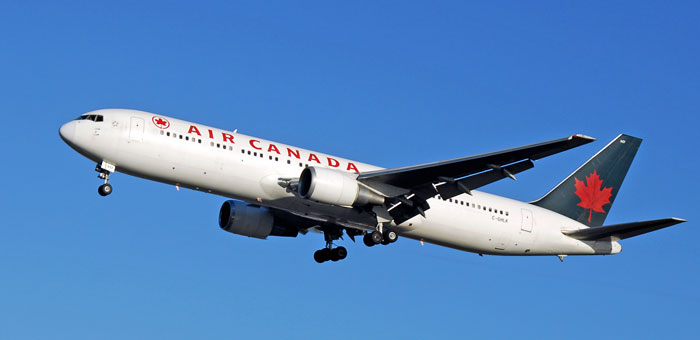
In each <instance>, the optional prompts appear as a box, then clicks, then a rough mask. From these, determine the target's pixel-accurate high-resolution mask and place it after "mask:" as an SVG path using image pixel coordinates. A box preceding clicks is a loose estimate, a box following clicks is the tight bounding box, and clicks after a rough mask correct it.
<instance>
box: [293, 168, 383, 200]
mask: <svg viewBox="0 0 700 340" xmlns="http://www.w3.org/2000/svg"><path fill="white" fill-rule="evenodd" d="M298 191H299V196H301V197H304V198H308V199H312V200H316V201H319V202H323V203H327V204H333V205H342V206H362V205H367V204H377V205H379V204H384V197H383V196H381V195H379V194H377V193H375V192H373V191H371V190H369V189H367V188H366V187H364V186H362V185H360V183H358V182H357V175H353V174H350V173H346V172H342V171H338V170H333V169H326V168H317V167H309V168H306V169H304V170H303V171H302V172H301V176H299V189H298Z"/></svg>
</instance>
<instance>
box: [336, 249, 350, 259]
mask: <svg viewBox="0 0 700 340" xmlns="http://www.w3.org/2000/svg"><path fill="white" fill-rule="evenodd" d="M333 252H334V253H335V254H336V255H337V256H338V260H343V259H345V258H346V257H348V250H347V249H345V247H338V248H335V249H334V250H333Z"/></svg>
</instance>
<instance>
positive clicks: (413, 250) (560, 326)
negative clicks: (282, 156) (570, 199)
mask: <svg viewBox="0 0 700 340" xmlns="http://www.w3.org/2000/svg"><path fill="white" fill-rule="evenodd" d="M699 20H700V6H699V5H698V4H697V2H682V1H679V2H673V3H668V4H667V3H661V2H619V1H605V2H568V1H543V2H538V3H535V4H531V3H526V2H521V1H515V2H498V3H495V2H479V3H466V2H440V3H438V4H435V3H429V2H423V3H420V2H407V1H393V2H386V1H382V2H375V1H371V2H345V3H340V2H328V1H310V2H302V3H288V2H268V1H251V2H228V1H222V2H210V1H199V2H196V3H195V2H192V3H181V2H176V1H163V2H143V1H119V2H115V1H106V2H105V1H83V2H65V3H64V2H61V3H59V2H53V1H52V2H42V1H34V2H19V1H14V2H4V3H3V4H2V5H1V6H0V32H2V34H1V35H0V74H1V75H2V77H1V78H0V112H2V117H3V118H4V126H3V127H4V128H3V130H4V132H5V134H4V140H5V143H1V144H0V148H2V149H1V150H2V153H3V155H4V160H5V161H4V162H3V164H2V166H1V167H0V178H2V179H3V185H2V188H3V189H2V193H3V194H2V195H1V196H0V209H1V210H0V211H1V212H2V216H3V222H2V223H1V224H0V273H2V279H1V280H0V306H1V308H0V338H4V339H47V338H50V339H76V338H77V339H94V338H99V339H124V338H131V339H153V338H167V339H190V338H230V337H240V338H251V337H252V338H290V339H294V338H296V339H307V338H319V337H328V336H333V337H335V338H340V339H346V338H347V339H356V338H365V337H369V338H381V337H384V338H396V337H401V338H416V339H424V338H428V337H430V338H434V337H441V338H465V337H495V338H515V337H520V338H534V337H537V338H561V337H567V338H591V337H603V338H607V337H610V338H612V337H625V338H632V337H637V338H639V337H642V338H658V337H664V338H668V337H679V338H694V337H695V336H696V335H697V333H698V320H700V311H699V310H698V308H697V306H698V304H699V303H700V293H699V292H698V290H697V287H700V272H699V271H698V268H699V266H698V264H697V258H698V257H700V251H699V250H698V249H699V247H698V246H697V243H698V239H700V232H699V231H698V228H697V221H700V214H699V213H698V209H697V206H696V205H697V201H698V199H697V192H698V184H697V179H696V178H695V177H696V176H694V175H695V174H696V172H697V169H698V166H699V165H700V164H698V159H697V147H698V132H697V125H698V118H697V116H698V108H699V107H700V106H699V105H698V104H699V99H698V98H699V97H700V96H699V94H700V68H699V67H698V60H700V44H698V41H699V38H700V34H699V33H700V28H699V26H698V24H697V23H698V21H699ZM108 107H120V108H133V109H141V110H147V111H152V112H157V113H160V114H163V115H168V116H174V117H177V118H181V119H185V120H192V121H197V122H200V123H203V124H208V125H213V126H217V127H221V128H227V129H236V128H238V129H239V131H241V132H243V133H246V134H252V135H257V136H260V137H262V138H268V139H272V140H276V141H280V142H285V143H289V144H294V145H298V146H300V147H305V148H310V149H314V150H319V151H323V152H328V153H331V154H336V155H338V156H343V157H348V158H352V159H357V160H361V161H365V162H369V163H373V164H377V165H380V166H385V167H396V166H403V165H410V164H416V163H423V162H428V161H435V160H440V159H445V158H451V157H458V156H465V155H470V154H475V153H481V152H486V151H492V150H497V149H501V148H507V147H512V146H517V145H521V144H526V143H532V142H538V141H542V140H547V139H551V138H558V137H562V136H566V135H569V134H572V133H584V134H587V135H591V136H594V137H597V138H599V141H598V142H596V143H593V144H589V145H586V146H583V147H581V148H578V149H576V150H572V151H569V152H566V153H564V154H560V155H556V156H554V157H550V158H547V159H544V160H541V161H538V162H537V165H536V167H535V169H533V170H530V171H528V172H526V173H523V174H521V175H520V176H519V180H518V181H517V182H512V181H503V182H499V183H496V184H493V185H490V186H487V187H485V188H483V189H484V191H488V192H492V193H496V194H501V195H505V196H509V197H513V198H516V199H521V200H532V199H536V198H538V197H539V196H540V195H542V194H544V193H545V192H546V191H547V190H549V189H550V188H551V187H552V186H554V185H555V184H556V183H558V182H559V181H560V180H561V179H563V178H564V177H565V176H566V175H568V174H569V173H570V172H571V171H572V170H573V169H575V168H576V167H577V166H578V165H579V164H580V163H582V162H583V161H585V160H586V159H588V157H590V156H591V155H592V154H593V153H595V152H596V151H597V150H598V149H599V148H601V147H602V146H603V145H605V143H607V141H609V140H610V139H612V138H614V137H615V136H616V135H617V134H619V133H628V134H631V135H634V136H638V137H641V138H644V142H643V144H642V147H641V149H640V151H639V153H638V155H637V158H636V159H635V162H634V163H633V165H632V168H631V170H630V172H629V174H628V176H627V178H626V181H625V184H624V185H623V187H622V190H621V191H620V194H619V195H618V197H617V199H616V201H615V206H614V207H613V209H612V213H611V214H610V217H609V218H608V220H607V223H622V222H629V221H635V220H644V219H654V218H662V217H669V216H677V217H682V218H686V219H688V220H689V222H688V223H685V224H682V225H679V226H676V227H673V228H669V229H665V230H662V231H658V232H655V233H652V234H647V235H643V236H641V237H638V238H633V239H629V240H625V241H624V242H623V247H624V250H623V252H622V253H621V254H620V255H616V256H603V257H569V258H567V259H566V260H565V262H564V263H560V262H559V260H557V259H556V258H555V257H533V258H516V257H494V256H485V257H479V256H477V255H475V254H470V253H465V252H460V251H456V250H451V249H446V248H442V247H438V246H433V245H429V244H426V245H425V246H423V247H421V246H420V244H419V243H418V242H415V241H412V240H406V239H400V240H399V242H397V243H395V244H393V245H391V246H387V247H373V248H367V247H365V246H364V245H362V244H359V243H358V244H352V243H351V242H350V241H349V240H346V241H344V242H341V244H342V245H344V246H346V247H347V248H348V250H349V256H348V258H347V259H346V260H345V261H342V262H339V263H333V264H330V263H326V264H323V265H318V264H316V263H315V262H314V261H313V259H312V253H313V251H314V250H316V249H318V248H320V247H321V246H322V244H323V241H322V239H321V237H320V236H318V235H307V236H303V237H299V238H297V239H270V240H266V241H259V240H253V239H248V238H244V237H240V236H236V235H232V234H228V233H225V232H222V231H221V230H220V229H219V228H218V226H217V214H218V209H219V206H220V204H221V203H222V202H223V201H224V198H222V197H216V196H211V195H205V194H203V193H197V192H191V191H187V190H182V191H179V192H178V191H176V190H175V189H174V188H173V187H170V186H167V185H163V184H158V183H153V182H148V181H145V180H141V179H136V178H131V177H128V176H126V175H123V174H117V175H114V176H113V177H112V184H113V185H114V188H115V191H114V194H113V195H112V196H110V197H107V198H101V197H99V196H98V195H97V192H96V189H97V186H98V184H99V180H98V179H97V178H96V173H95V172H94V171H93V167H94V164H92V162H90V161H88V160H86V159H84V158H82V156H80V155H78V154H77V153H75V152H74V151H72V150H71V149H70V148H69V147H68V146H67V145H65V144H64V143H63V142H62V141H61V140H60V138H59V136H58V128H59V126H60V125H61V124H62V123H64V122H66V121H68V120H70V119H72V118H74V117H75V116H77V115H79V114H81V113H83V112H86V111H90V110H93V109H98V108H108Z"/></svg>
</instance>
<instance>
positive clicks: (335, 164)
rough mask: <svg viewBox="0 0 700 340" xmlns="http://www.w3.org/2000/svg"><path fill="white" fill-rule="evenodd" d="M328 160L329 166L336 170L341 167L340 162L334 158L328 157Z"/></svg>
mask: <svg viewBox="0 0 700 340" xmlns="http://www.w3.org/2000/svg"><path fill="white" fill-rule="evenodd" d="M326 158H327V159H328V166H332V167H334V168H337V167H339V166H340V162H338V160H336V159H334V158H330V157H326Z"/></svg>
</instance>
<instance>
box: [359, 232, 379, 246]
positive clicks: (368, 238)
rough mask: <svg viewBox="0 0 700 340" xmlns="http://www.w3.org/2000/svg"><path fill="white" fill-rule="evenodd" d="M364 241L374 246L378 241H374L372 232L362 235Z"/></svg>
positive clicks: (367, 244)
mask: <svg viewBox="0 0 700 340" xmlns="http://www.w3.org/2000/svg"><path fill="white" fill-rule="evenodd" d="M362 242H364V243H365V245H366V246H368V247H373V246H375V245H376V243H374V241H372V234H365V236H363V237H362Z"/></svg>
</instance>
